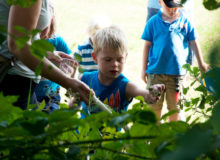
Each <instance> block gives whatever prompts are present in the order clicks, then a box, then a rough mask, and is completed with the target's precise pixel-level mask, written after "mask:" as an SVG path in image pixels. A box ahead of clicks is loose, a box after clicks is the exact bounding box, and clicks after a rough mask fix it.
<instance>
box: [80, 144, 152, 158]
mask: <svg viewBox="0 0 220 160" xmlns="http://www.w3.org/2000/svg"><path fill="white" fill-rule="evenodd" d="M80 148H86V149H88V148H90V149H101V150H106V151H109V152H112V153H116V154H121V155H125V156H129V157H134V158H140V159H151V160H153V159H154V158H152V157H151V158H149V157H144V156H139V155H136V154H131V153H127V152H121V151H116V150H113V149H110V148H106V147H101V146H99V147H80Z"/></svg>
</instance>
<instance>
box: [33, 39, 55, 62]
mask: <svg viewBox="0 0 220 160" xmlns="http://www.w3.org/2000/svg"><path fill="white" fill-rule="evenodd" d="M30 50H31V53H32V54H33V55H34V56H35V57H37V58H39V59H40V60H41V59H43V58H44V57H45V56H47V52H48V51H50V52H53V50H54V46H53V45H52V44H51V43H50V42H48V41H46V40H36V41H33V43H32V45H31V47H30Z"/></svg>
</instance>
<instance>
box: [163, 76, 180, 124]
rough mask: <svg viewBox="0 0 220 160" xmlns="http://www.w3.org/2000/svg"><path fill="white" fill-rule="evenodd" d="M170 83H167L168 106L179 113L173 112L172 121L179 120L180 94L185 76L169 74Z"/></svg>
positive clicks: (170, 118)
mask: <svg viewBox="0 0 220 160" xmlns="http://www.w3.org/2000/svg"><path fill="white" fill-rule="evenodd" d="M168 76H169V77H168V80H169V81H168V83H167V85H166V101H167V108H168V110H169V111H171V110H178V112H177V113H175V114H172V115H171V116H170V117H169V120H170V121H178V120H179V107H178V104H179V102H180V94H181V86H182V83H183V78H184V77H183V76H170V75H168Z"/></svg>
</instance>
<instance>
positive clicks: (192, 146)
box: [160, 127, 212, 160]
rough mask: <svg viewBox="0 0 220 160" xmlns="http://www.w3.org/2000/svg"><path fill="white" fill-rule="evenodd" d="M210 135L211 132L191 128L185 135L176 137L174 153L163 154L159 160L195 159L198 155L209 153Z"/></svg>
mask: <svg viewBox="0 0 220 160" xmlns="http://www.w3.org/2000/svg"><path fill="white" fill-rule="evenodd" d="M211 135H212V130H209V129H207V130H202V129H200V128H198V127H193V128H192V129H190V130H189V131H188V132H187V133H186V134H184V135H182V136H179V137H178V140H177V147H176V148H175V150H174V151H172V152H169V153H165V154H163V155H162V156H161V158H160V159H161V160H168V159H174V160H177V159H178V160H190V159H191V160H193V159H197V158H198V157H199V156H200V155H202V154H206V153H208V152H209V151H210V149H211V148H210V147H211V140H212V139H211Z"/></svg>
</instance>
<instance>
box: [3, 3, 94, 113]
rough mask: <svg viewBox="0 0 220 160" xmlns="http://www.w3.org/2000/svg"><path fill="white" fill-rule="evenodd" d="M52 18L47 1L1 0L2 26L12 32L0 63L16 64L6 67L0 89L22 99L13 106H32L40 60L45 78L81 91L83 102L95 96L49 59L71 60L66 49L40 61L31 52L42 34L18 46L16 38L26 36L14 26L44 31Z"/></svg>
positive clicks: (38, 78)
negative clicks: (20, 1)
mask: <svg viewBox="0 0 220 160" xmlns="http://www.w3.org/2000/svg"><path fill="white" fill-rule="evenodd" d="M50 19H51V14H50V9H49V2H48V0H36V1H35V2H34V4H32V5H31V6H29V7H26V8H24V7H21V6H18V5H9V4H8V3H7V0H1V1H0V25H2V26H4V27H6V28H7V31H8V33H10V34H8V36H7V37H6V38H5V40H4V41H3V43H1V44H0V45H1V46H0V57H1V62H0V63H1V65H0V66H4V65H5V64H7V63H8V62H10V63H9V64H13V66H10V67H8V68H7V72H6V73H7V74H5V76H4V77H2V78H1V79H2V80H1V82H0V91H1V92H3V95H4V96H8V95H18V96H19V98H18V100H17V101H16V102H15V103H14V105H15V106H18V107H20V108H22V109H26V108H27V106H28V105H29V104H28V103H27V102H28V97H29V91H30V96H31V97H32V95H33V93H34V90H35V87H36V85H37V84H38V83H39V81H40V78H41V77H40V76H36V75H35V72H34V71H35V69H36V68H37V67H38V65H39V64H40V63H41V64H42V70H41V71H42V72H41V75H42V76H43V77H45V78H47V79H49V80H51V81H54V82H56V83H58V84H60V85H61V86H63V87H64V88H66V89H71V90H72V92H74V93H78V95H79V97H80V99H81V100H82V101H85V102H86V103H89V95H90V94H91V93H92V95H93V92H92V90H90V89H89V87H88V86H86V85H85V84H84V83H82V82H80V81H79V80H77V79H74V78H71V77H68V76H67V75H66V74H65V73H64V72H63V71H61V70H60V69H59V68H58V67H56V66H55V65H54V64H53V63H52V62H51V61H50V60H54V61H56V62H57V63H61V62H62V61H63V58H69V59H71V57H70V56H68V55H66V54H64V53H63V52H48V55H47V57H44V58H43V59H42V60H39V59H38V58H36V57H35V56H34V55H33V54H32V53H31V50H30V47H31V45H32V42H33V41H34V40H37V39H40V36H39V34H37V35H36V36H34V37H31V39H30V40H29V42H28V43H26V44H25V45H24V46H23V47H22V48H19V47H18V45H17V43H16V39H17V38H21V37H23V36H24V33H21V32H19V31H18V30H17V29H16V28H15V26H21V27H23V28H24V29H26V30H27V31H29V32H31V31H32V30H34V29H39V30H44V29H45V28H46V27H47V26H48V25H49V23H50ZM27 22H28V23H27ZM11 35H13V36H11ZM14 37H16V39H15V38H14ZM49 59H50V60H49ZM51 68H52V69H51Z"/></svg>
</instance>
